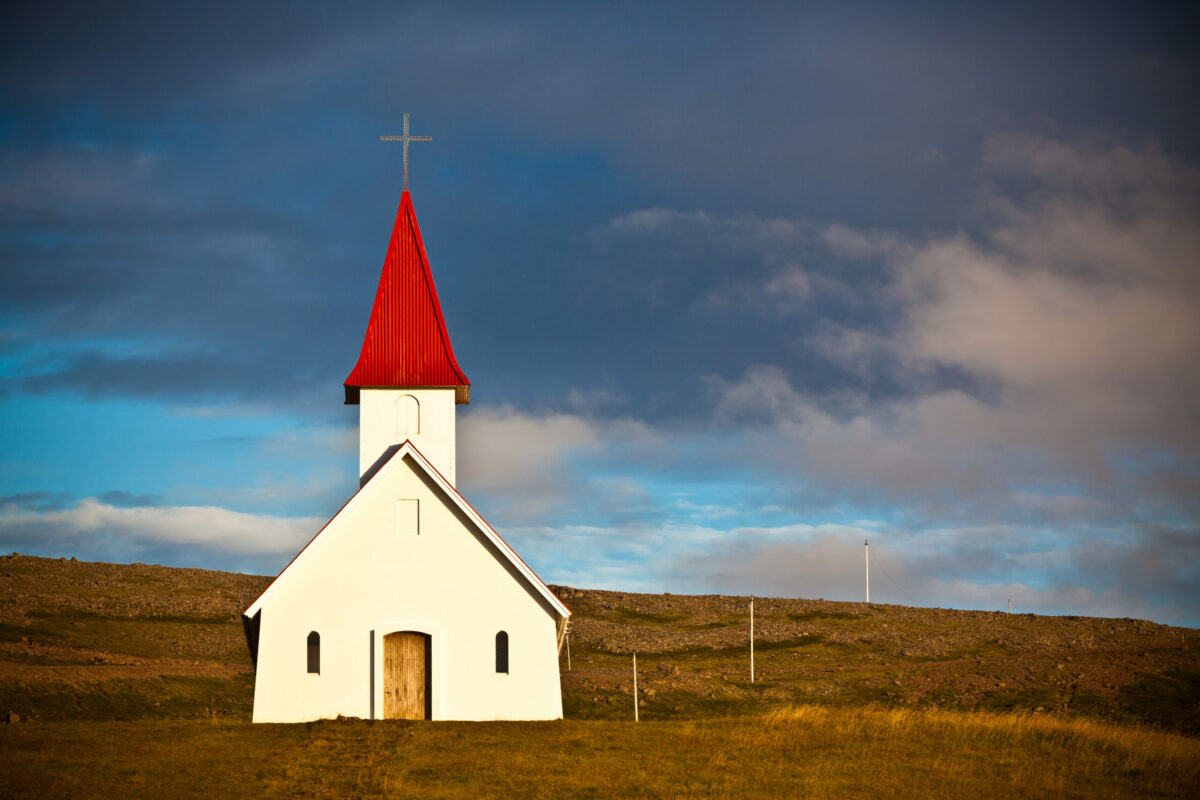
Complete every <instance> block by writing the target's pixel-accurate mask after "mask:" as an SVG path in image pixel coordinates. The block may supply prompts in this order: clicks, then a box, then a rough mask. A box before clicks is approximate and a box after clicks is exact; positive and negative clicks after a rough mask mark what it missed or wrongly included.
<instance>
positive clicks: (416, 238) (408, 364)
mask: <svg viewBox="0 0 1200 800" xmlns="http://www.w3.org/2000/svg"><path fill="white" fill-rule="evenodd" d="M344 385H345V387H346V403H347V404H357V403H358V390H359V388H361V387H378V388H414V389H418V388H452V389H454V390H455V392H454V399H455V402H458V403H469V402H470V393H471V382H470V381H468V380H467V376H466V375H464V374H463V371H462V369H460V368H459V366H458V362H457V361H455V360H454V349H453V348H452V347H450V336H449V335H448V334H447V333H446V320H444V319H443V318H442V305H441V303H439V302H438V296H437V289H435V288H434V286H433V275H432V274H431V273H430V272H429V258H428V257H427V256H426V255H425V244H424V243H423V242H422V241H421V229H420V228H419V227H417V215H416V213H415V212H414V211H413V206H412V198H411V197H410V196H409V194H408V191H407V190H406V191H404V193H403V194H401V195H400V208H399V210H398V211H397V212H396V224H395V225H393V226H392V240H391V242H389V243H388V251H387V258H386V259H384V262H383V274H382V275H380V276H379V288H378V289H377V290H376V291H375V305H374V306H373V307H372V308H371V321H370V322H368V323H367V335H366V336H365V337H364V338H363V346H362V352H361V353H360V354H359V356H358V364H357V365H355V367H354V371H353V372H351V373H350V377H348V378H346V382H345V384H344Z"/></svg>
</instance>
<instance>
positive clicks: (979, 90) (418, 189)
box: [0, 3, 1200, 625]
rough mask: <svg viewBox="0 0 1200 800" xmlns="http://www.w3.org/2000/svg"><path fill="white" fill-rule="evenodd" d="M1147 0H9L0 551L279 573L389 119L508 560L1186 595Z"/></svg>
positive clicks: (1052, 597)
mask: <svg viewBox="0 0 1200 800" xmlns="http://www.w3.org/2000/svg"><path fill="white" fill-rule="evenodd" d="M1196 22H1197V20H1196V14H1195V12H1181V11H1179V10H1178V9H1176V8H1173V7H1171V6H1168V5H1163V6H1157V5H1153V4H1151V5H1146V6H1144V7H1139V8H1138V9H1136V10H1134V9H1129V8H1126V7H1121V6H1117V5H1113V6H1111V7H1109V6H1103V5H1095V4H1092V5H1088V6H1086V7H1083V6H1078V5H1074V4H1053V3H1051V4H1046V3H1038V4H1028V5H1025V4H1011V3H1010V4H996V5H995V6H993V7H991V8H979V7H974V6H971V7H966V6H963V5H962V4H941V3H920V4H908V5H905V6H903V7H898V6H896V5H895V4H854V3H851V4H839V5H838V6H837V7H832V6H829V5H828V4H804V3H787V4H748V5H739V6H734V5H731V4H726V5H720V4H695V3H688V4H670V3H662V4H653V5H652V6H649V7H647V6H646V4H628V5H622V4H616V5H606V6H603V7H594V8H593V7H588V8H578V7H571V6H564V5H562V4H547V5H526V4H517V5H515V6H505V7H504V8H503V9H498V8H492V7H487V6H484V7H478V6H474V5H469V4H468V5H461V4H444V5H443V4H439V5H438V6H437V7H436V8H428V7H424V6H421V5H411V4H392V3H387V4H370V3H360V4H354V5H353V6H352V7H351V8H349V9H341V8H337V9H335V8H334V7H333V6H330V5H328V4H304V3H299V4H296V3H292V4H286V5H273V4H268V3H260V4H250V5H249V7H247V4H239V3H230V4H221V3H204V4H195V5H193V6H191V7H188V8H180V7H176V6H172V5H163V4H117V5H115V6H113V7H111V8H109V7H106V9H105V10H104V12H103V13H100V12H98V11H97V10H96V9H95V8H94V7H89V6H86V5H72V4H54V3H40V4H30V5H29V6H27V7H26V8H24V9H20V8H18V9H16V10H14V11H12V12H11V13H10V14H9V18H8V20H7V21H6V25H5V26H4V31H3V32H0V420H2V422H0V549H6V550H19V551H21V552H26V553H35V554H42V555H54V556H58V555H68V556H72V555H73V556H77V557H80V558H87V559H99V560H112V561H153V562H159V563H166V564H174V565H185V566H202V567H212V568H221V569H236V570H245V571H252V572H260V573H273V572H275V571H277V570H278V569H279V568H280V567H281V566H282V565H283V564H284V563H286V562H287V560H288V559H289V558H290V557H291V555H292V554H294V552H295V551H296V550H297V549H298V548H299V547H300V546H301V545H302V544H303V543H304V541H306V540H307V539H308V538H309V537H310V536H311V535H312V534H313V533H314V532H315V531H316V530H317V529H318V528H319V527H320V525H321V524H322V523H323V522H324V520H325V519H327V518H328V517H329V516H330V515H332V514H333V513H334V512H335V511H336V510H337V509H338V508H339V507H340V505H341V503H342V502H343V501H344V500H345V499H346V498H347V497H348V496H349V495H350V494H351V493H352V492H353V491H354V489H355V487H356V484H357V474H356V462H357V453H356V435H355V426H356V424H357V419H356V409H355V408H354V407H346V406H343V405H342V388H341V382H342V380H344V378H345V376H346V375H347V374H348V373H349V371H350V369H351V367H352V366H353V364H354V360H355V358H356V356H357V353H358V348H359V346H360V345H361V342H362V335H363V330H364V328H365V325H366V321H367V317H368V315H369V311H370V306H371V301H372V298H373V292H374V288H375V285H376V282H377V280H378V274H379V269H380V267H381V264H382V259H383V254H384V250H385V248H386V245H387V238H388V234H389V232H390V226H391V222H392V219H393V218H394V215H395V211H396V207H397V204H398V203H399V199H400V188H401V187H400V182H401V167H400V148H399V147H398V146H396V145H386V144H381V143H380V142H379V141H378V138H379V136H380V135H382V134H392V133H398V132H399V130H400V126H401V123H402V115H403V113H404V112H409V113H411V114H412V130H413V133H415V134H421V135H430V136H432V137H433V142H432V143H429V144H418V145H413V147H412V151H411V159H412V167H411V178H410V181H411V188H412V193H413V201H414V206H415V208H416V211H417V215H418V218H419V219H420V222H421V226H422V232H423V234H424V238H425V244H426V247H427V250H428V253H429V256H430V260H431V264H432V268H433V273H434V276H435V279H436V281H437V284H438V290H439V293H440V296H441V301H442V306H443V309H444V311H445V316H446V321H447V324H448V327H449V331H450V335H451V338H452V341H453V343H454V347H455V351H456V354H457V356H458V360H459V363H460V364H461V365H462V367H463V369H464V370H465V371H466V373H467V375H468V377H469V378H470V379H471V381H472V384H473V385H472V392H471V397H472V404H471V405H470V406H469V407H465V408H463V407H460V414H461V416H460V418H459V420H460V423H459V443H458V448H459V460H460V470H459V488H460V489H461V490H462V491H463V492H464V494H466V496H467V497H469V498H470V499H471V500H472V502H473V503H474V504H475V505H476V507H477V508H479V509H480V511H481V512H482V513H483V514H484V515H485V516H486V517H487V518H488V519H489V521H490V522H491V523H492V524H493V525H494V526H495V527H496V528H497V529H498V530H499V531H500V532H501V533H502V534H503V535H505V536H506V538H508V539H509V540H510V542H512V543H513V544H514V546H515V547H516V548H517V549H518V550H519V552H521V553H522V555H523V556H524V557H525V558H526V560H527V561H529V562H530V563H531V565H533V566H534V568H535V569H537V570H538V571H539V573H540V574H541V575H542V576H543V577H544V578H545V579H546V580H548V581H551V582H563V583H570V584H572V585H576V586H582V587H603V588H618V589H630V590H644V591H672V592H725V593H734V592H737V593H751V592H752V593H756V594H760V595H768V594H775V595H784V596H802V597H825V598H830V599H846V600H855V599H860V598H861V596H862V544H861V543H862V540H863V539H864V538H870V540H871V542H872V599H873V600H876V601H880V602H895V603H910V604H921V605H940V606H957V607H970V608H1003V607H1005V606H1006V603H1007V600H1008V598H1009V597H1011V598H1012V599H1013V606H1014V609H1015V610H1022V611H1026V610H1028V611H1039V612H1046V613H1075V614H1100V615H1115V616H1138V617H1148V618H1151V619H1156V620H1160V621H1165V622H1181V623H1185V624H1190V625H1200V593H1198V592H1197V590H1196V588H1195V587H1196V586H1197V585H1198V584H1197V579H1198V578H1200V574H1198V573H1200V547H1198V545H1200V400H1198V399H1197V398H1198V397H1200V368H1198V367H1197V363H1200V358H1197V356H1198V355H1200V322H1198V320H1200V314H1198V313H1197V311H1198V310H1200V303H1198V300H1200V264H1198V256H1197V253H1200V220H1198V216H1200V215H1198V214H1197V209H1198V208H1200V167H1198V159H1200V153H1198V152H1197V151H1198V149H1200V135H1198V134H1200V111H1198V110H1197V106H1196V103H1195V97H1197V96H1200V80H1198V78H1200V69H1198V64H1197V56H1196V48H1195V46H1194V42H1193V41H1192V39H1193V35H1192V34H1193V32H1194V31H1195V30H1196Z"/></svg>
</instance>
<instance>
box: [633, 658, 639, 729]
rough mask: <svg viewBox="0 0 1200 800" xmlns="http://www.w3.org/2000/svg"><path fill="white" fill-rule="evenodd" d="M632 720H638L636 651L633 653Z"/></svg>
mask: <svg viewBox="0 0 1200 800" xmlns="http://www.w3.org/2000/svg"><path fill="white" fill-rule="evenodd" d="M633 721H634V722H637V721H638V699H637V653H634V654H633Z"/></svg>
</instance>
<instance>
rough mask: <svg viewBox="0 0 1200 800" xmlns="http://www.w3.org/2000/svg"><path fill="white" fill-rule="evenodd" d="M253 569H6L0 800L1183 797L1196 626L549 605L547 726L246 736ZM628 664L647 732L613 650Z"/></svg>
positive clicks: (1193, 705)
mask: <svg viewBox="0 0 1200 800" xmlns="http://www.w3.org/2000/svg"><path fill="white" fill-rule="evenodd" d="M266 582H267V579H264V578H261V577H256V576H245V575H229V574H225V573H216V572H204V571H199V570H176V569H166V568H162V567H153V566H146V565H108V564H83V563H79V562H72V561H61V560H48V559H35V558H29V557H4V558H2V559H0V722H3V721H5V720H8V721H9V724H0V797H114V796H120V797H134V798H136V797H189V796H196V797H212V796H220V797H387V796H393V797H395V796H398V797H406V796H421V797H472V798H473V797H483V796H487V797H580V798H584V797H596V798H602V797H616V796H632V797H664V798H667V797H681V798H682V797H872V798H875V797H880V796H885V797H897V798H907V797H922V798H924V797H939V796H940V797H982V796H989V797H990V796H993V795H995V794H997V793H998V792H999V793H1000V794H1002V795H1004V796H1019V797H1055V798H1059V797H1197V796H1200V738H1197V737H1198V736H1200V663H1198V661H1197V658H1196V656H1197V654H1198V650H1197V646H1196V642H1195V641H1192V639H1191V638H1190V637H1192V636H1195V635H1196V633H1197V632H1196V631H1194V630H1188V629H1179V628H1168V627H1166V626H1162V625H1153V624H1151V623H1146V622H1142V621H1137V620H1105V619H1088V618H1068V617H1038V616H1034V615H1011V616H1009V615H1007V614H996V613H992V612H958V611H949V610H945V609H911V608H903V607H899V606H882V605H873V606H866V605H864V604H858V603H832V602H827V601H822V600H786V599H770V598H760V599H759V600H757V601H756V602H757V606H756V609H757V611H756V614H757V615H756V630H757V631H758V632H759V635H760V636H761V640H760V641H759V644H758V647H757V650H756V678H757V680H756V681H755V682H754V683H751V682H750V681H749V675H748V663H747V662H748V659H747V655H748V654H747V652H746V648H745V642H744V638H745V636H744V633H743V631H744V627H745V621H746V620H745V614H744V610H745V601H746V598H735V597H720V596H707V597H679V596H670V595H626V594H619V593H614V592H601V591H586V592H584V591H579V590H574V589H563V590H562V593H563V594H564V595H566V597H565V599H566V600H567V602H568V603H569V604H570V605H571V606H572V608H573V609H574V611H575V622H574V624H573V627H572V636H571V643H572V668H571V669H570V670H567V669H566V668H565V667H566V664H565V659H564V665H563V666H564V671H563V672H562V676H563V695H564V710H565V714H566V719H565V720H563V721H561V722H556V723H476V724H467V723H415V724H414V723H399V722H365V721H357V720H330V721H324V722H318V723H311V724H305V725H292V726H262V725H259V726H255V725H251V724H250V723H249V717H250V709H251V698H252V691H253V673H252V671H251V666H250V663H249V658H248V655H247V653H246V650H245V644H244V639H243V638H242V632H241V626H240V622H239V618H238V611H239V610H240V609H241V608H243V607H244V606H245V605H246V604H248V602H249V600H250V599H252V598H253V597H254V596H255V595H256V594H257V593H258V592H259V591H261V589H262V588H263V586H265V584H266ZM634 651H636V652H638V653H639V659H638V660H639V689H640V690H641V705H640V716H641V719H642V721H641V722H640V723H637V724H635V723H633V721H632V710H633V699H632V695H631V680H630V679H631V672H630V660H631V659H630V656H631V653H632V652H634Z"/></svg>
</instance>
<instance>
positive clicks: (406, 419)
mask: <svg viewBox="0 0 1200 800" xmlns="http://www.w3.org/2000/svg"><path fill="white" fill-rule="evenodd" d="M420 432H421V404H420V403H418V402H417V398H415V397H413V396H412V395H411V394H402V395H400V396H399V397H397V398H396V433H397V434H398V435H400V436H412V435H416V434H418V433H420Z"/></svg>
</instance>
